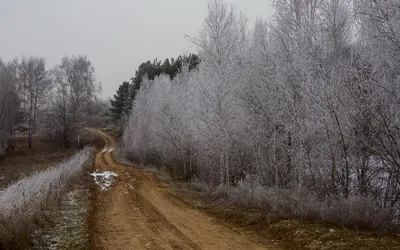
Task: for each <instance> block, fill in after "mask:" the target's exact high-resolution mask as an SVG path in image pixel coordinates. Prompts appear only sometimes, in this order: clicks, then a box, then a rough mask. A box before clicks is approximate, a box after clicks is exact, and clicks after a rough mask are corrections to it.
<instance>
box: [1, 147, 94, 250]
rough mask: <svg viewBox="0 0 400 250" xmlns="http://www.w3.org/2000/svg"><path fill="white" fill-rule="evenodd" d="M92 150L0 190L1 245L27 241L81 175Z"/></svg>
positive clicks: (15, 245) (22, 244) (16, 246)
mask: <svg viewBox="0 0 400 250" xmlns="http://www.w3.org/2000/svg"><path fill="white" fill-rule="evenodd" d="M91 152H92V149H90V148H86V149H84V150H82V151H81V152H79V153H78V154H76V155H75V156H73V157H72V158H70V159H69V160H68V161H65V162H63V163H61V164H59V165H57V166H55V167H52V168H47V169H46V170H44V171H41V172H37V173H35V174H32V175H30V176H28V177H24V178H22V179H21V180H19V181H17V182H15V183H13V184H12V185H10V186H8V187H7V188H6V189H4V190H2V191H0V249H1V248H3V249H20V248H23V247H25V246H26V245H27V244H29V243H30V241H31V234H32V232H33V231H34V230H35V229H36V228H38V227H39V225H40V224H41V223H43V222H44V221H47V220H49V219H51V218H52V216H53V215H54V212H55V211H56V209H57V207H58V205H59V201H60V200H61V198H62V197H63V195H64V194H65V193H66V192H67V191H68V190H69V189H70V188H71V186H72V185H73V184H74V183H76V182H77V181H79V179H80V178H81V177H82V175H83V173H84V171H83V165H84V163H85V162H86V161H87V160H88V159H89V157H90V155H91Z"/></svg>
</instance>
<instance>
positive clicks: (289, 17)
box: [119, 0, 400, 228]
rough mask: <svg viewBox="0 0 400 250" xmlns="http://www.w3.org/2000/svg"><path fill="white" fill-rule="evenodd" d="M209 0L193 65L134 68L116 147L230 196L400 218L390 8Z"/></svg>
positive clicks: (394, 31)
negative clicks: (252, 15) (265, 14)
mask: <svg viewBox="0 0 400 250" xmlns="http://www.w3.org/2000/svg"><path fill="white" fill-rule="evenodd" d="M273 6H274V8H275V14H274V16H273V18H271V19H270V20H268V21H266V20H263V19H261V18H258V19H257V20H256V22H255V24H254V25H253V26H252V27H250V28H249V23H248V19H247V18H246V16H244V15H243V14H242V13H238V12H237V11H236V10H235V8H234V7H233V6H231V5H228V4H225V3H223V2H222V1H219V0H215V1H210V2H209V4H208V14H207V17H206V18H205V19H204V21H203V27H202V29H201V30H200V31H199V33H198V34H197V35H194V36H192V35H187V36H186V38H187V39H188V40H189V41H190V42H192V43H193V44H194V45H195V46H196V47H197V49H198V57H199V64H198V65H197V64H196V67H195V69H194V68H193V67H191V68H190V67H189V65H190V64H189V63H184V64H183V65H182V67H181V69H180V70H179V72H178V73H177V74H176V75H175V76H174V77H170V75H168V74H160V75H159V76H155V77H152V78H146V77H144V78H143V79H142V81H141V84H140V87H139V88H137V89H136V90H135V95H134V97H132V98H131V100H132V102H133V106H132V110H131V111H129V112H127V115H129V116H128V117H127V118H126V121H125V122H124V123H123V125H122V126H123V136H122V139H121V142H120V149H119V153H120V154H123V155H125V156H126V157H127V158H129V159H130V160H132V161H134V162H138V163H140V164H141V165H142V166H148V165H153V166H157V167H160V168H162V169H166V170H167V171H168V172H169V173H170V174H171V176H172V177H173V178H174V179H176V180H180V181H189V182H191V183H192V185H193V186H195V187H197V188H199V189H202V190H204V191H206V192H210V193H212V195H215V196H219V197H225V199H226V200H227V201H228V202H230V203H233V204H242V205H243V204H244V205H251V206H256V207H259V208H262V209H266V210H269V211H275V212H280V213H285V214H290V215H295V216H298V217H300V218H304V219H311V220H323V221H328V222H335V223H338V224H340V225H346V226H354V227H357V228H395V227H398V225H399V223H400V220H399V219H400V217H399V216H400V215H399V212H400V200H399V198H400V188H399V187H400V186H399V185H400V114H399V112H398V110H399V108H400V88H399V73H400V5H399V3H398V2H397V1H386V0H354V1H349V0H327V1H322V0H305V1H286V0H275V1H273Z"/></svg>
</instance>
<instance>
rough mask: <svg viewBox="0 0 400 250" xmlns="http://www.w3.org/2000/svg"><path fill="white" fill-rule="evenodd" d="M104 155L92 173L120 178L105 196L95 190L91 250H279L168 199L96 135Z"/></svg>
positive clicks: (161, 187) (165, 188)
mask: <svg viewBox="0 0 400 250" xmlns="http://www.w3.org/2000/svg"><path fill="white" fill-rule="evenodd" d="M92 132H96V133H98V134H99V135H100V136H101V137H102V138H103V139H104V141H105V146H104V149H103V150H101V151H100V152H99V153H97V154H96V156H95V163H94V164H95V166H94V168H95V169H96V170H98V171H113V172H115V173H117V174H118V175H119V177H118V179H117V180H116V182H115V183H114V184H113V185H112V186H111V188H109V189H108V190H103V191H102V190H100V188H96V190H95V196H94V199H93V203H94V204H93V211H92V222H91V227H92V229H91V232H92V235H91V241H92V246H93V248H95V249H113V250H116V249H278V248H277V246H275V245H272V244H268V243H267V242H266V241H265V240H264V239H262V238H259V237H258V236H256V235H255V234H254V233H251V232H249V231H245V230H244V229H240V228H235V227H232V226H229V225H227V224H225V223H222V222H221V221H219V220H217V219H215V218H213V217H211V216H209V215H207V214H205V213H203V212H201V211H199V210H196V209H194V208H192V207H191V206H189V205H188V204H186V203H184V202H182V201H180V200H178V199H176V198H174V197H173V196H171V195H170V194H169V184H167V183H164V182H161V181H159V180H158V179H157V178H156V177H155V176H154V175H153V174H152V173H150V172H148V171H144V170H140V169H137V168H132V167H127V166H124V165H122V164H120V163H119V162H117V161H116V160H115V159H114V158H113V156H112V151H113V150H114V149H115V147H116V141H115V139H114V138H113V137H112V136H110V135H108V134H106V133H104V132H102V131H99V130H92Z"/></svg>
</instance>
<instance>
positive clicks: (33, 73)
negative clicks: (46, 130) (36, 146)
mask: <svg viewBox="0 0 400 250" xmlns="http://www.w3.org/2000/svg"><path fill="white" fill-rule="evenodd" d="M18 75H19V82H20V84H19V85H20V86H19V92H20V96H21V100H22V106H23V109H24V113H25V114H24V115H25V122H26V123H27V126H28V128H27V130H28V147H29V148H32V137H33V135H34V134H35V132H36V130H37V124H36V120H37V116H38V112H39V110H40V107H41V106H42V105H43V104H44V103H45V100H46V97H47V94H48V92H49V91H50V89H51V87H52V85H51V81H50V78H49V75H48V72H47V70H46V65H45V60H44V58H38V57H29V58H25V57H24V58H23V59H22V61H21V63H20V64H19V65H18Z"/></svg>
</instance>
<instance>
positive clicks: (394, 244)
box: [160, 174, 400, 250]
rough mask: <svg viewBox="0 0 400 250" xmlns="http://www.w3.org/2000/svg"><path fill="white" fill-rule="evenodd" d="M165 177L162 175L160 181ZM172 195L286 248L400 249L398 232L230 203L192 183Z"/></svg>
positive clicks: (176, 187)
mask: <svg viewBox="0 0 400 250" xmlns="http://www.w3.org/2000/svg"><path fill="white" fill-rule="evenodd" d="M163 175H164V174H161V178H160V179H164V180H165V177H162V176H163ZM171 194H172V195H174V196H175V197H177V198H178V199H180V200H182V201H184V202H186V203H188V204H190V205H191V206H193V207H195V208H197V209H199V210H202V211H204V212H206V213H208V214H210V215H212V216H214V217H216V218H218V219H220V220H222V221H224V222H226V223H228V224H232V225H235V226H239V227H242V228H245V229H247V230H251V231H254V232H256V233H257V234H258V235H260V236H261V237H265V238H269V239H271V241H273V242H276V243H278V244H279V245H281V246H283V247H285V248H286V249H343V250H344V249H349V250H351V249H400V234H399V232H378V231H362V230H353V229H346V228H339V227H334V226H332V225H329V224H326V223H321V222H310V221H301V220H298V219H296V218H291V217H287V216H282V215H277V214H272V213H268V212H265V211H260V210H258V209H254V208H252V207H240V206H239V207H238V206H232V205H229V204H227V203H226V202H224V201H223V199H218V198H215V197H211V196H210V195H209V194H206V193H204V192H201V191H198V190H195V189H193V188H192V187H191V185H190V184H185V183H174V184H173V185H172V189H171Z"/></svg>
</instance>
